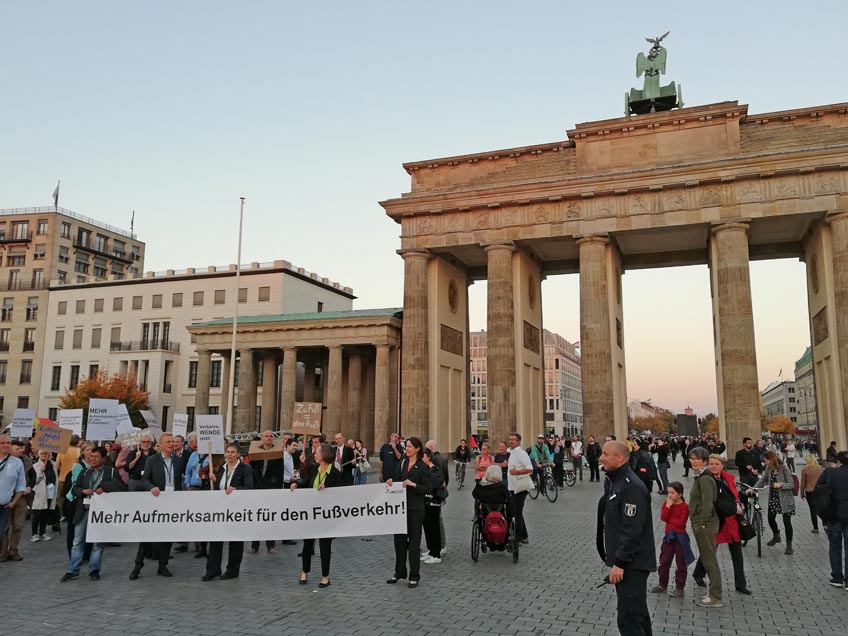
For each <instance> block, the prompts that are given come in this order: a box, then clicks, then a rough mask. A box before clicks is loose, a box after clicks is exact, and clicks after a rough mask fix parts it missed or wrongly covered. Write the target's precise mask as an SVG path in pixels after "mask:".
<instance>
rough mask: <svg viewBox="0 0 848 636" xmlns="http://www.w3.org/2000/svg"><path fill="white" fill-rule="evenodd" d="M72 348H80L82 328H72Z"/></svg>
mask: <svg viewBox="0 0 848 636" xmlns="http://www.w3.org/2000/svg"><path fill="white" fill-rule="evenodd" d="M71 346H72V347H73V348H74V349H82V329H74V343H73V345H71Z"/></svg>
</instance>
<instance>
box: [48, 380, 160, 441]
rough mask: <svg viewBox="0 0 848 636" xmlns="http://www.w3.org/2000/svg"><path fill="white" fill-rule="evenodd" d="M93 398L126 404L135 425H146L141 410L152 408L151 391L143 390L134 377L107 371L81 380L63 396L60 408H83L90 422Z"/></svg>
mask: <svg viewBox="0 0 848 636" xmlns="http://www.w3.org/2000/svg"><path fill="white" fill-rule="evenodd" d="M92 398H95V399H98V398H100V399H106V400H118V402H119V403H121V404H124V405H126V407H127V411H128V412H129V414H130V418H131V419H132V422H133V424H134V425H135V426H141V427H144V426H146V425H145V424H144V418H143V417H141V414H140V413H139V411H145V410H147V409H149V408H150V393H148V392H147V391H143V390H142V389H141V387H139V386H138V384H136V381H135V378H134V377H132V376H129V377H126V378H125V377H124V376H122V375H120V374H118V373H116V374H115V375H112V376H110V375H107V374H106V372H105V371H100V372H98V373H97V374H96V375H93V376H91V377H90V378H84V379H82V380H80V382H79V384H77V385H76V386H75V387H73V388H72V389H70V390H68V392H67V393H65V395H64V396H62V400H61V401H60V402H59V408H62V409H82V410H83V411H82V412H83V423H84V424H85V423H87V422H88V403H89V400H91V399H92Z"/></svg>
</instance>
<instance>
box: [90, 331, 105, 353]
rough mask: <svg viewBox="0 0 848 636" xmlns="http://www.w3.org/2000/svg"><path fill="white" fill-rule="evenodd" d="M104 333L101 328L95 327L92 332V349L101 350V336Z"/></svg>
mask: <svg viewBox="0 0 848 636" xmlns="http://www.w3.org/2000/svg"><path fill="white" fill-rule="evenodd" d="M101 333H102V329H101V328H100V327H94V329H92V330H91V348H92V349H99V348H100V334H101Z"/></svg>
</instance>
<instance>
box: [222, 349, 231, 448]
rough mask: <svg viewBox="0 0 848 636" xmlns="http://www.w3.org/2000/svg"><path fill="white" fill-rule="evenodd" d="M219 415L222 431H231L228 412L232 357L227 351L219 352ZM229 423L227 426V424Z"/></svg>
mask: <svg viewBox="0 0 848 636" xmlns="http://www.w3.org/2000/svg"><path fill="white" fill-rule="evenodd" d="M221 356H222V358H223V361H222V362H221V417H223V418H224V431H225V432H227V433H232V420H231V418H230V417H229V413H230V365H231V364H232V359H231V358H230V354H229V353H223V354H221ZM228 423H229V426H228V425H227V424H228Z"/></svg>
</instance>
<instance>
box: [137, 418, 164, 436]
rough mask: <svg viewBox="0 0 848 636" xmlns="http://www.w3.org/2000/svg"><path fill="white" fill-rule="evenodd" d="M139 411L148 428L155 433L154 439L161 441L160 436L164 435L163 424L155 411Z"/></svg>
mask: <svg viewBox="0 0 848 636" xmlns="http://www.w3.org/2000/svg"><path fill="white" fill-rule="evenodd" d="M139 413H140V414H141V417H143V418H144V421H145V423H146V424H147V428H148V429H149V430H150V432H151V433H153V439H155V440H156V441H159V438H160V437H162V426H161V425H160V424H159V422H157V421H156V416H155V415H153V411H139Z"/></svg>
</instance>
